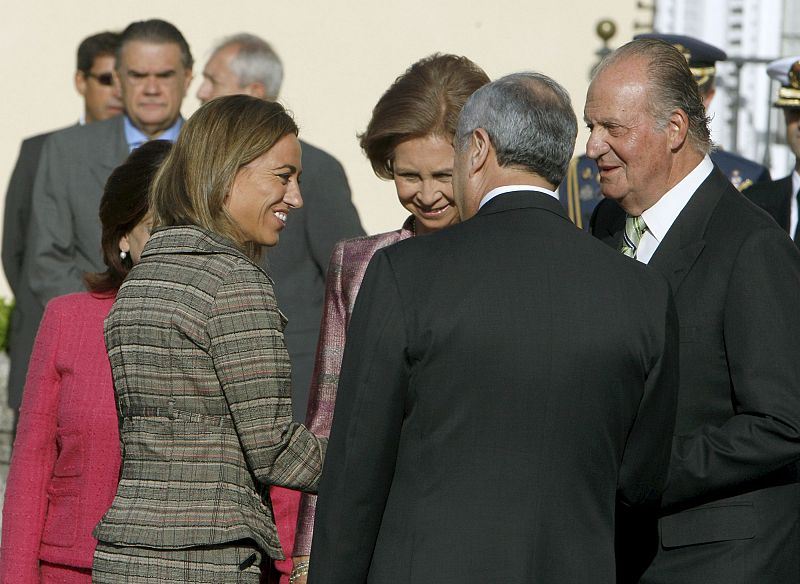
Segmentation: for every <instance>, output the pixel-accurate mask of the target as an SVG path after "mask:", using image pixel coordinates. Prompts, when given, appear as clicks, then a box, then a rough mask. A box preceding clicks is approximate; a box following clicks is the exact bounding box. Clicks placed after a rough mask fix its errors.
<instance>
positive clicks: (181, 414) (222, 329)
mask: <svg viewBox="0 0 800 584" xmlns="http://www.w3.org/2000/svg"><path fill="white" fill-rule="evenodd" d="M301 170H302V168H301V161H300V145H299V142H298V141H297V126H296V125H295V124H294V121H293V120H292V119H291V117H290V116H289V115H288V114H287V113H286V112H285V111H284V109H283V108H282V107H281V106H280V105H279V104H275V103H268V102H265V101H263V100H259V99H255V98H251V97H248V96H243V95H239V96H230V97H224V98H219V99H215V100H212V101H210V102H208V103H207V104H205V105H204V106H203V107H201V108H200V109H199V110H198V111H197V112H196V113H195V114H194V115H193V116H192V117H191V118H190V120H189V121H188V122H187V123H186V125H185V126H184V128H183V130H182V131H181V135H180V137H179V138H178V140H177V142H176V143H175V146H174V148H173V151H172V153H171V154H170V156H169V157H168V158H167V160H166V161H165V163H164V166H163V168H162V170H161V172H160V173H159V175H158V177H157V178H156V182H155V184H154V187H153V193H152V208H153V213H154V223H155V225H156V229H155V230H154V232H153V234H152V237H151V239H150V241H149V243H148V245H147V247H146V248H145V251H144V252H143V254H142V259H141V262H140V264H139V265H138V266H137V267H136V269H134V270H133V271H132V272H131V274H130V276H129V278H128V279H127V280H126V282H125V284H124V285H123V286H122V288H121V289H120V291H119V294H118V296H117V301H116V303H115V305H114V308H113V309H112V311H111V314H110V315H109V317H108V319H107V321H106V346H107V348H108V351H109V359H110V361H111V368H112V373H113V377H114V385H115V389H116V394H117V406H118V410H119V416H120V420H121V429H120V438H121V444H122V472H121V478H120V484H119V488H118V491H117V496H116V498H115V499H114V502H113V504H112V506H111V509H110V510H109V511H108V513H107V514H106V515H105V517H104V518H103V520H102V521H101V523H100V524H99V525H98V527H97V529H96V530H95V534H96V536H97V538H98V540H99V544H98V547H97V551H96V552H95V559H94V567H93V569H94V574H93V577H94V581H95V582H100V583H105V582H125V583H126V584H136V583H138V582H164V583H168V582H253V583H256V582H258V580H259V575H260V574H259V572H260V570H259V564H260V563H261V560H262V557H263V555H264V554H266V555H267V556H269V557H271V558H282V557H283V556H282V553H281V547H280V543H279V541H278V536H277V532H276V529H275V524H274V520H273V517H272V511H271V508H270V504H269V496H268V494H267V493H268V492H267V487H268V486H269V485H270V484H276V485H281V486H285V487H290V488H294V489H300V490H308V491H313V490H315V489H316V486H317V482H318V480H319V476H320V473H321V470H322V460H323V455H324V450H325V444H326V442H325V440H324V439H318V438H317V437H315V436H314V435H313V434H312V433H311V432H309V431H308V430H307V429H306V428H305V427H303V426H302V425H300V424H296V423H293V422H292V411H291V397H290V395H291V388H290V364H289V357H288V354H287V352H286V348H285V346H284V342H283V333H282V331H283V327H284V325H285V322H286V321H285V319H284V318H283V315H282V314H281V313H280V311H279V310H278V307H277V305H276V302H275V296H274V293H273V290H272V282H271V280H270V279H269V277H268V276H267V274H266V273H265V272H264V271H262V270H261V269H260V268H259V267H258V266H257V265H256V264H255V263H254V262H253V258H254V257H256V253H255V250H256V249H258V246H260V245H268V246H269V245H275V244H276V243H277V241H278V237H279V233H280V231H281V230H282V229H283V227H284V225H285V222H286V215H287V213H289V212H290V210H291V209H292V208H294V207H299V206H301V205H302V199H301V196H300V191H299V188H298V183H297V179H298V175H299V173H300V172H301Z"/></svg>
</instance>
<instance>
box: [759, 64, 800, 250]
mask: <svg viewBox="0 0 800 584" xmlns="http://www.w3.org/2000/svg"><path fill="white" fill-rule="evenodd" d="M767 73H768V74H769V76H770V77H772V78H773V79H775V80H776V81H778V82H779V83H780V84H781V87H780V89H778V99H777V100H776V101H775V103H774V104H773V105H774V106H775V107H778V108H781V109H782V110H783V115H784V118H785V120H786V143H787V144H788V145H789V148H790V149H791V150H792V154H794V156H795V162H794V169H793V170H792V172H791V173H790V174H789V175H788V176H785V177H783V178H781V179H778V180H774V181H770V182H766V183H762V184H757V185H755V186H754V187H753V188H752V189H748V190H747V192H746V193H745V195H746V196H747V197H748V198H749V199H750V200H751V201H753V202H754V203H755V204H756V205H758V206H759V207H761V208H762V209H764V210H765V211H766V212H767V213H769V214H770V215H772V217H773V218H774V219H775V221H777V222H778V224H779V225H780V226H781V227H783V228H784V229H785V230H786V231H787V233H789V235H790V236H792V237H793V238H794V242H795V243H796V244H797V245H798V246H800V229H798V227H799V225H798V197H800V55H798V56H796V57H786V58H784V59H778V60H777V61H773V62H772V63H770V64H769V65H767Z"/></svg>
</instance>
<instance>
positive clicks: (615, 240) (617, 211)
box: [592, 199, 625, 251]
mask: <svg viewBox="0 0 800 584" xmlns="http://www.w3.org/2000/svg"><path fill="white" fill-rule="evenodd" d="M601 204H602V205H603V206H604V207H607V208H608V209H609V210H611V217H610V219H609V220H608V222H607V223H606V224H605V225H604V226H603V227H599V228H598V229H595V230H593V233H592V234H593V235H594V236H595V237H597V238H598V239H599V240H600V241H602V242H603V243H605V244H606V245H608V246H610V247H612V248H613V249H615V250H618V251H619V249H620V247H621V246H622V234H623V232H624V231H625V211H623V210H622V208H621V207H620V206H619V205H617V204H616V203H615V202H613V201H611V200H610V199H606V200H604V201H601Z"/></svg>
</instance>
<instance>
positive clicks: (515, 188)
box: [478, 185, 559, 209]
mask: <svg viewBox="0 0 800 584" xmlns="http://www.w3.org/2000/svg"><path fill="white" fill-rule="evenodd" d="M519 191H539V192H540V193H544V194H545V195H550V196H551V197H553V198H554V199H555V200H556V201H558V200H559V199H558V194H557V193H555V192H553V191H551V190H549V189H545V188H543V187H535V186H533V185H505V186H502V187H497V188H496V189H492V190H491V191H489V192H488V193H486V194H485V195H484V196H483V198H482V199H481V203H480V205H478V209H480V208H481V207H483V206H484V205H485V204H486V203H488V202H489V201H491V200H492V199H494V198H495V197H498V196H500V195H504V194H506V193H515V192H519Z"/></svg>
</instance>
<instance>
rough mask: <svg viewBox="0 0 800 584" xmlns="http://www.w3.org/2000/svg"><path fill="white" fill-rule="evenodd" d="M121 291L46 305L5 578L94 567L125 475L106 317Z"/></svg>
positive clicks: (10, 491)
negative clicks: (100, 530)
mask: <svg viewBox="0 0 800 584" xmlns="http://www.w3.org/2000/svg"><path fill="white" fill-rule="evenodd" d="M112 302H113V297H108V296H106V297H99V296H95V295H92V294H89V293H87V292H82V293H79V294H69V295H67V296H61V297H59V298H56V299H54V300H52V301H51V302H50V303H49V304H48V305H47V310H46V311H45V314H44V318H43V319H42V325H41V327H40V329H39V334H38V335H37V337H36V344H35V348H34V351H33V356H32V357H31V367H30V371H29V372H28V381H27V384H26V386H25V398H24V400H23V402H22V409H21V411H20V421H19V426H18V429H17V439H16V442H15V444H14V451H13V456H12V459H11V467H10V469H9V475H8V483H7V488H6V497H5V504H4V505H3V540H2V554H1V555H0V582H2V583H3V584H32V583H38V582H39V561H40V560H45V561H48V562H52V563H56V564H63V565H67V566H74V567H79V568H91V566H92V554H93V553H94V548H95V545H96V543H97V542H96V541H95V540H94V539H93V538H92V536H91V533H92V529H93V528H94V526H95V525H96V524H97V522H98V521H99V520H100V518H101V517H102V516H103V513H105V512H106V510H107V509H108V507H109V505H110V504H111V500H112V499H113V498H114V493H115V492H116V489H117V479H118V478H119V433H118V426H117V424H118V422H117V412H116V408H115V406H114V388H113V385H112V383H111V368H110V367H109V364H108V356H107V354H106V347H105V344H104V342H103V319H104V318H105V317H106V315H107V314H108V311H109V310H111V304H112Z"/></svg>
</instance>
